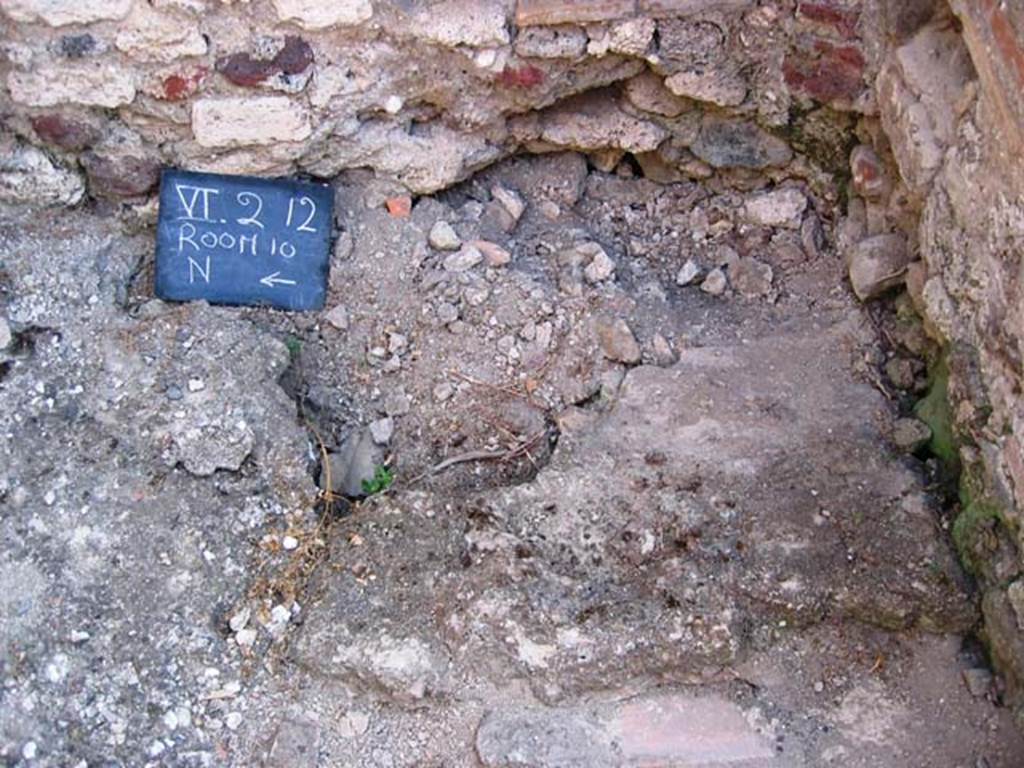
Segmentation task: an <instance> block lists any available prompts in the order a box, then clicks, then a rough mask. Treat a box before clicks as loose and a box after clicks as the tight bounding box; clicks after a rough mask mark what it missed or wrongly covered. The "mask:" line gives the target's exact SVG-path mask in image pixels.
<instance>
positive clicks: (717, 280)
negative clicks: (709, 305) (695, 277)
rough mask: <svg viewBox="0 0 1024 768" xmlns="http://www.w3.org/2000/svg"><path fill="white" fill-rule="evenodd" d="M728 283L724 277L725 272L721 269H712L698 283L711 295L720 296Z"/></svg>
mask: <svg viewBox="0 0 1024 768" xmlns="http://www.w3.org/2000/svg"><path fill="white" fill-rule="evenodd" d="M727 285H728V283H727V281H726V279H725V272H723V271H722V270H721V269H718V268H716V269H712V270H711V271H710V272H709V273H708V276H707V277H706V278H704V282H703V283H701V284H700V289H701V290H702V291H704V293H707V294H709V295H711V296H721V295H722V294H723V293H725V288H726V286H727Z"/></svg>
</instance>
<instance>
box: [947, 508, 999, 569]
mask: <svg viewBox="0 0 1024 768" xmlns="http://www.w3.org/2000/svg"><path fill="white" fill-rule="evenodd" d="M1003 522H1004V517H1003V513H1002V510H1001V509H1000V508H999V506H998V505H997V504H995V503H993V502H992V501H990V500H987V499H975V500H973V501H971V503H970V504H969V505H967V506H965V507H964V508H963V511H962V512H961V513H960V514H959V515H958V516H957V518H956V521H955V522H954V523H953V544H954V545H955V546H956V551H957V553H958V554H959V555H960V560H961V562H962V563H963V564H964V567H965V568H966V569H967V570H968V571H970V572H971V573H973V574H975V575H978V572H979V568H978V565H979V554H980V553H979V552H978V543H979V541H978V540H979V537H980V536H982V535H984V534H985V532H986V531H988V530H990V529H991V528H992V526H993V524H1002V523H1003Z"/></svg>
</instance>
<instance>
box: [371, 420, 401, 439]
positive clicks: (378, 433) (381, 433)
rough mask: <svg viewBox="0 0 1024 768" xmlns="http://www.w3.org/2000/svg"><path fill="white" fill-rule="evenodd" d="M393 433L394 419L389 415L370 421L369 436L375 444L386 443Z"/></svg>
mask: <svg viewBox="0 0 1024 768" xmlns="http://www.w3.org/2000/svg"><path fill="white" fill-rule="evenodd" d="M394 433H395V421H394V419H392V418H390V417H385V418H383V419H377V420H376V421H372V422H370V436H371V437H372V438H373V442H375V443H376V444H377V445H387V444H388V443H390V442H391V436H392V435H393V434H394Z"/></svg>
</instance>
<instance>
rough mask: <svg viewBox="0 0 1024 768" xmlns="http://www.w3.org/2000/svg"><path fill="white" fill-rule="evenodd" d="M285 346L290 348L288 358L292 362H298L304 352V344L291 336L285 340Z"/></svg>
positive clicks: (296, 337)
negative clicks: (300, 354)
mask: <svg viewBox="0 0 1024 768" xmlns="http://www.w3.org/2000/svg"><path fill="white" fill-rule="evenodd" d="M284 345H285V346H286V347H287V348H288V356H289V357H290V358H291V359H292V362H294V361H295V360H298V359H299V353H300V352H302V342H301V341H299V338H298V336H289V337H288V338H287V339H285V340H284Z"/></svg>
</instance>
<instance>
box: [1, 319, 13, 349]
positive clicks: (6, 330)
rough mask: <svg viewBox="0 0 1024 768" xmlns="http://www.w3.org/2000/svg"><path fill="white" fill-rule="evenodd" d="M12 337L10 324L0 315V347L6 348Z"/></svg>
mask: <svg viewBox="0 0 1024 768" xmlns="http://www.w3.org/2000/svg"><path fill="white" fill-rule="evenodd" d="M12 339H13V335H12V334H11V326H9V325H8V324H7V320H6V319H5V318H2V317H0V349H7V348H8V347H9V346H11V341H12Z"/></svg>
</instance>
